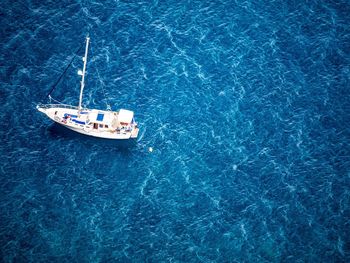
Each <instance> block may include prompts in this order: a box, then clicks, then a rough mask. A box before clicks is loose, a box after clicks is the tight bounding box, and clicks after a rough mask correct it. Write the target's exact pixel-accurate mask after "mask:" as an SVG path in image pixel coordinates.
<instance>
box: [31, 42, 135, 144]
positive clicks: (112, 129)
mask: <svg viewBox="0 0 350 263" xmlns="http://www.w3.org/2000/svg"><path fill="white" fill-rule="evenodd" d="M89 42H90V38H89V37H86V45H85V55H84V57H83V62H84V65H83V70H82V71H81V70H79V72H78V74H79V75H81V78H82V79H81V82H80V96H79V104H78V106H74V105H67V104H62V103H58V104H41V103H40V104H38V105H37V106H36V108H37V109H38V110H39V111H40V112H42V113H44V114H46V116H47V117H49V118H50V119H51V120H53V121H54V122H56V123H58V124H60V125H62V126H64V127H66V128H68V129H70V130H72V131H75V132H78V133H81V134H85V135H88V136H93V137H98V138H104V139H115V140H127V139H135V138H137V136H138V133H139V128H138V126H137V123H136V122H135V119H134V112H133V111H130V110H126V109H120V110H119V111H112V110H110V109H107V110H99V109H88V108H84V107H83V106H82V100H83V91H84V86H85V74H86V63H87V56H88V50H89ZM48 96H49V98H50V100H51V95H50V94H49V95H48Z"/></svg>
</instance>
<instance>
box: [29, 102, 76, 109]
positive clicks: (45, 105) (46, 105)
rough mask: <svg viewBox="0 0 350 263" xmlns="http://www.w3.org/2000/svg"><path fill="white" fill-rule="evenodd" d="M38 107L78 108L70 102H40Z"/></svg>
mask: <svg viewBox="0 0 350 263" xmlns="http://www.w3.org/2000/svg"><path fill="white" fill-rule="evenodd" d="M36 107H37V108H43V109H51V108H65V109H78V107H77V106H72V105H68V104H42V103H39V104H38V105H37V106H36Z"/></svg>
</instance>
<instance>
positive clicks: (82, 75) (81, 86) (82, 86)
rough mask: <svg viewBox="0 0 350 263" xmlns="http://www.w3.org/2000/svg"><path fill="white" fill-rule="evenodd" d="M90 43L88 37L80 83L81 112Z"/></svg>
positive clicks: (79, 109) (79, 108)
mask: <svg viewBox="0 0 350 263" xmlns="http://www.w3.org/2000/svg"><path fill="white" fill-rule="evenodd" d="M89 42H90V38H89V37H86V47H85V56H84V57H83V61H84V67H83V72H82V73H81V82H80V96H79V107H78V111H79V112H80V111H81V103H82V101H83V90H84V86H85V72H86V62H87V55H88V49H89Z"/></svg>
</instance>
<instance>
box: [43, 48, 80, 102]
mask: <svg viewBox="0 0 350 263" xmlns="http://www.w3.org/2000/svg"><path fill="white" fill-rule="evenodd" d="M84 44H85V43H84V42H83V43H82V45H81V46H80V47H79V48H78V49H77V51H76V52H75V54H74V56H73V58H72V60H71V61H70V62H69V64H68V66H67V67H66V69H65V70H64V71H63V73H62V74H61V76H60V77H59V78H58V80H57V81H56V83H55V84H54V85H53V86H52V88H51V90H50V92H49V93H48V94H47V95H46V97H49V96H50V95H51V93H52V92H53V91H54V89H55V88H56V86H57V85H58V83H59V82H60V80H61V79H62V77H63V76H64V74H66V72H67V70H68V68H69V67H70V65H72V63H73V60H74V59H75V57H76V56H77V54H78V53H79V51H80V50H81V49H82V47H83V46H84Z"/></svg>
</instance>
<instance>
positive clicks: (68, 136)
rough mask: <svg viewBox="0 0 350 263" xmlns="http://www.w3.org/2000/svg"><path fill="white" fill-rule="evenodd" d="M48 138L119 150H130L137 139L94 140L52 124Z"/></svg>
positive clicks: (94, 138)
mask: <svg viewBox="0 0 350 263" xmlns="http://www.w3.org/2000/svg"><path fill="white" fill-rule="evenodd" d="M47 131H48V133H49V136H51V137H52V138H53V139H58V138H64V139H65V140H74V141H80V142H81V143H82V144H86V145H88V146H92V145H97V146H103V147H109V146H113V147H114V148H117V149H120V150H124V151H125V150H132V149H133V148H134V147H135V146H136V144H137V139H129V140H113V139H102V138H96V137H93V136H88V135H84V134H80V133H77V132H74V131H72V130H70V129H68V128H66V127H64V126H62V125H59V124H57V123H53V124H52V125H50V126H49V127H48V128H47Z"/></svg>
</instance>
